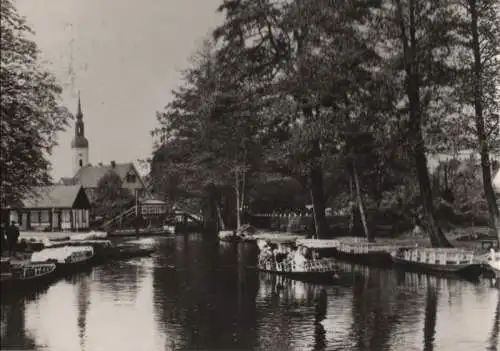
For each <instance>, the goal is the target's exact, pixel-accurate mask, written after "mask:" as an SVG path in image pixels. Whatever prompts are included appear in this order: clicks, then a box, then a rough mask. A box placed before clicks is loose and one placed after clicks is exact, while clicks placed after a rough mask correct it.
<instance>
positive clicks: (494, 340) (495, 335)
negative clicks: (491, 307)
mask: <svg viewBox="0 0 500 351" xmlns="http://www.w3.org/2000/svg"><path fill="white" fill-rule="evenodd" d="M499 334H500V292H499V294H498V298H497V307H496V309H495V315H494V316H493V328H492V329H491V336H490V340H489V348H488V351H498V349H499V347H498V345H499V344H500V339H499Z"/></svg>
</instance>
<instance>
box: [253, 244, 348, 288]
mask: <svg viewBox="0 0 500 351" xmlns="http://www.w3.org/2000/svg"><path fill="white" fill-rule="evenodd" d="M257 246H258V247H259V250H260V253H259V259H258V264H257V269H258V270H259V271H261V272H266V273H273V274H277V275H282V276H286V277H288V278H291V279H296V280H302V281H309V282H316V283H328V282H332V281H335V280H336V279H338V273H337V269H336V266H335V263H334V261H333V260H331V259H326V258H323V259H319V258H317V255H316V254H314V253H313V252H311V250H308V249H307V248H305V247H301V246H299V247H296V246H295V244H294V243H279V244H276V243H269V242H266V241H263V240H259V241H258V242H257Z"/></svg>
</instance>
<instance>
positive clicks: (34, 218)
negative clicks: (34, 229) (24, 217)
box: [30, 211, 40, 223]
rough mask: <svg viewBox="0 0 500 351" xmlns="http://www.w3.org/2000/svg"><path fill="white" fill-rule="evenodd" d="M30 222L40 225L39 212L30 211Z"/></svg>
mask: <svg viewBox="0 0 500 351" xmlns="http://www.w3.org/2000/svg"><path fill="white" fill-rule="evenodd" d="M30 221H31V223H40V211H31V214H30Z"/></svg>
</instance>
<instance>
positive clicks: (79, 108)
mask: <svg viewBox="0 0 500 351" xmlns="http://www.w3.org/2000/svg"><path fill="white" fill-rule="evenodd" d="M76 118H78V119H82V118H83V113H82V103H81V101H80V90H78V108H77V110H76Z"/></svg>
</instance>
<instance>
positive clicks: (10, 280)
mask: <svg viewBox="0 0 500 351" xmlns="http://www.w3.org/2000/svg"><path fill="white" fill-rule="evenodd" d="M0 265H1V274H0V281H1V288H2V290H4V289H15V290H16V291H18V290H19V289H22V288H31V287H33V288H34V287H38V286H40V285H43V284H45V283H48V282H50V281H51V280H52V279H53V278H54V276H55V275H54V273H55V271H56V265H55V264H54V263H35V262H29V261H22V262H19V261H18V262H14V261H12V260H11V259H10V258H2V260H1V263H0Z"/></svg>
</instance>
